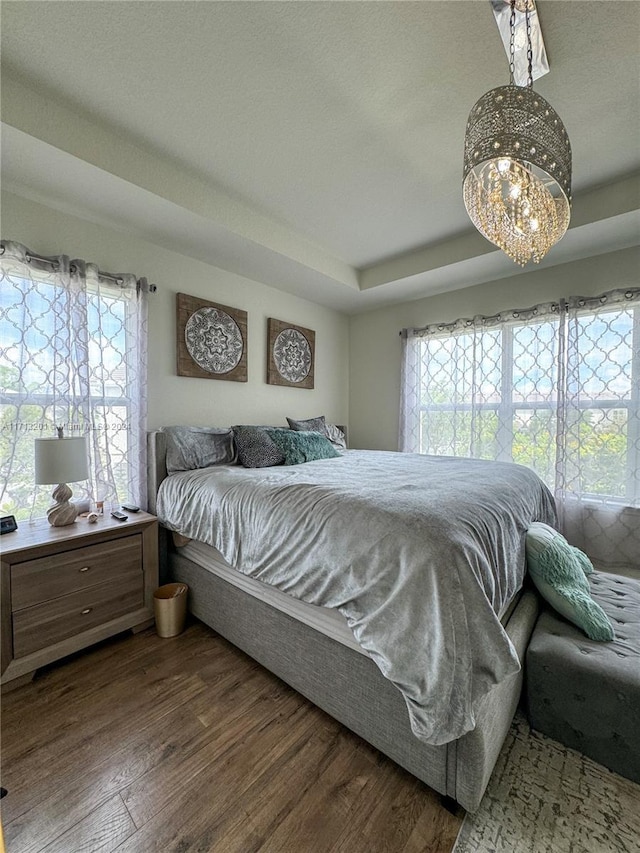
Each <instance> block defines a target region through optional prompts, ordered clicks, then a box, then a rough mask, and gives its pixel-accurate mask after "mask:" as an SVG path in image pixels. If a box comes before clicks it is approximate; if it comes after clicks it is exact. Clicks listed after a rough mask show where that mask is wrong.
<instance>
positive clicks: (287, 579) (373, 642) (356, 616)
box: [149, 432, 553, 811]
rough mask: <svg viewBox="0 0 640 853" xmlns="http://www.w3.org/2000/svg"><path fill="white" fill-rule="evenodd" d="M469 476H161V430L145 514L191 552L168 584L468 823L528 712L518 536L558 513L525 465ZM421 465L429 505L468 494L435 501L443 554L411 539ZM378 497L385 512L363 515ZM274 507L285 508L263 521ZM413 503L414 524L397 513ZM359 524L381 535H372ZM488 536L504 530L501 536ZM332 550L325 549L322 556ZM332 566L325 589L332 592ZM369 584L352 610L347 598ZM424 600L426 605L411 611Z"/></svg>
mask: <svg viewBox="0 0 640 853" xmlns="http://www.w3.org/2000/svg"><path fill="white" fill-rule="evenodd" d="M472 462H473V461H472ZM459 463H460V460H457V461H454V463H453V466H450V467H449V468H448V469H446V468H444V467H442V462H441V460H435V459H434V458H432V459H431V461H429V459H426V458H425V457H418V458H416V459H415V460H411V459H410V455H409V454H389V453H387V454H385V453H376V452H373V451H372V452H367V451H345V452H344V453H342V454H341V455H340V459H338V460H323V461H322V462H318V463H316V462H311V463H307V464H305V465H297V466H280V468H279V469H278V468H273V469H268V470H267V471H263V472H262V473H258V474H256V472H251V471H247V470H246V469H243V468H242V467H241V466H237V465H236V466H231V465H228V466H221V467H220V470H214V469H206V470H204V471H195V472H193V471H192V472H184V473H183V474H182V475H175V474H174V475H172V476H170V477H168V478H167V473H166V435H165V434H164V433H163V432H154V433H151V434H150V435H149V495H150V507H149V509H150V511H152V512H156V514H158V516H159V518H160V521H161V523H162V524H163V525H164V526H165V527H166V528H167V529H169V530H173V531H175V532H177V533H179V534H181V535H182V536H183V537H184V539H182V540H181V541H183V542H187V540H189V541H188V542H187V544H186V545H185V546H184V547H180V548H175V547H171V548H170V549H169V554H168V560H169V570H170V576H171V579H173V580H178V581H183V582H185V583H187V584H188V585H189V587H190V609H191V611H192V612H193V614H194V615H195V616H196V617H197V618H198V619H201V620H202V621H203V622H205V623H206V624H208V625H210V626H211V627H212V628H213V629H214V630H215V631H217V632H218V633H220V634H221V635H222V636H224V637H225V638H226V639H228V640H229V641H230V642H232V643H233V644H235V645H236V646H238V647H239V648H240V649H242V650H243V651H244V652H246V653H247V654H249V655H250V656H251V657H253V658H254V659H255V660H257V661H258V662H259V663H261V664H262V665H264V666H265V667H266V668H267V669H269V670H271V671H272V672H274V673H275V674H276V675H277V676H279V677H280V678H282V679H283V680H284V681H286V682H287V683H288V684H290V685H291V686H292V687H293V688H295V689H296V690H298V691H299V692H300V693H301V694H303V695H304V696H306V697H307V698H308V699H310V700H311V701H312V702H314V703H315V704H316V705H318V706H319V707H320V708H322V709H323V710H324V711H326V712H327V713H329V714H331V715H332V716H333V717H335V718H336V719H337V720H339V721H340V722H341V723H343V724H344V725H345V726H347V727H348V728H349V729H351V730H352V731H354V732H356V733H357V734H358V735H360V736H361V737H363V738H364V739H366V740H367V741H368V742H369V743H371V744H372V745H373V746H375V747H376V748H378V749H379V750H380V751H381V752H383V753H384V754H385V755H387V756H389V757H390V758H391V759H393V760H394V761H395V762H397V763H398V764H399V765H401V766H402V767H404V768H405V769H406V770H408V771H409V772H411V773H412V774H414V775H415V776H416V777H418V778H419V779H421V780H422V781H423V782H425V783H426V784H427V785H429V786H430V787H432V788H434V789H435V790H436V791H438V792H439V793H441V794H442V795H444V796H446V797H450V798H452V799H454V800H456V801H457V802H458V803H459V804H460V805H462V806H463V807H464V808H465V809H467V810H468V811H474V810H475V809H476V808H477V807H478V805H479V803H480V800H481V799H482V795H483V793H484V790H485V788H486V785H487V783H488V781H489V777H490V775H491V772H492V769H493V766H494V764H495V761H496V759H497V756H498V754H499V751H500V748H501V746H502V743H503V740H504V738H505V736H506V733H507V731H508V729H509V726H510V723H511V720H512V718H513V715H514V712H515V709H516V706H517V703H518V700H519V696H520V692H521V686H522V672H521V669H520V665H519V662H520V661H521V660H523V659H524V653H525V650H526V647H527V644H528V640H529V637H530V635H531V632H532V630H533V626H534V624H535V621H536V618H537V612H538V604H537V598H536V596H535V594H534V593H533V592H532V591H531V590H529V589H527V588H523V580H524V531H525V530H526V527H527V526H528V523H530V522H532V521H536V520H538V521H546V522H550V521H553V502H552V499H551V497H550V495H549V494H548V492H547V490H546V489H545V487H544V486H543V485H542V484H541V483H540V481H538V480H537V478H535V476H534V475H532V474H531V472H528V471H527V469H520V466H500V465H499V464H497V463H496V465H497V467H494V468H492V467H491V465H490V464H489V463H486V464H480V465H476V464H475V462H474V465H473V466H472V469H473V470H472V471H471V474H470V475H469V473H468V472H467V473H464V472H465V470H466V469H464V468H463V466H461V465H460V464H459ZM419 464H425V465H426V466H427V467H426V468H425V472H426V473H427V474H428V480H429V489H427V491H429V490H431V492H433V491H434V489H436V487H437V488H441V489H443V490H444V489H445V488H448V485H445V484H446V483H447V484H448V483H452V482H453V481H455V480H456V479H458V480H459V481H460V483H465V484H466V485H465V488H464V489H459V490H458V498H455V499H454V498H453V497H451V496H450V497H449V498H446V499H445V498H444V497H443V498H442V499H440V500H437V501H435V505H436V506H437V508H438V509H437V512H436V515H437V516H439V519H440V520H439V521H438V524H439V525H442V526H443V527H445V528H446V529H447V531H448V532H447V536H449V537H450V539H451V541H450V543H449V544H447V545H446V547H445V546H444V545H443V542H440V541H439V540H438V536H439V534H438V533H437V532H436V528H437V525H436V523H435V521H434V520H433V519H431V520H430V521H429V523H428V524H427V527H426V528H424V529H421V528H419V527H418V521H417V518H418V516H421V514H422V504H421V503H420V501H422V500H423V499H424V495H422V490H421V489H420V487H419V481H418V480H416V482H415V483H410V482H409V480H410V475H411V471H410V469H409V467H406V466H410V467H411V469H414V468H416V466H417V465H419ZM403 465H404V466H405V469H406V470H404V471H403V470H402V466H403ZM474 466H475V467H474ZM285 469H289V470H285ZM294 469H295V470H294ZM515 469H519V470H515ZM398 470H400V473H394V472H397V471H398ZM359 478H362V481H363V482H366V489H365V487H364V486H363V487H362V488H361V486H360V479H359ZM405 478H406V479H405ZM465 478H466V479H465ZM492 478H493V479H495V483H494V484H492V483H491V481H492ZM422 479H423V480H424V479H425V478H424V477H423V478H422ZM438 483H441V485H438ZM354 484H355V485H354ZM489 486H490V487H491V488H489ZM498 486H499V487H498ZM491 490H493V492H495V500H494V499H493V498H490V497H489V496H488V492H489V491H491ZM158 491H160V494H159V495H158ZM463 492H464V493H465V494H466V498H465V495H464V494H463ZM373 493H375V500H376V503H375V505H373V504H370V503H369V497H370V494H373ZM193 494H195V495H196V496H197V497H196V500H195V502H194V504H193V505H194V506H196V507H197V510H194V509H193V506H192V508H191V509H190V511H189V512H187V513H186V514H184V513H183V514H182V515H181V512H183V510H182V508H181V505H182V504H183V503H184V499H185V496H186V495H193ZM272 494H273V495H277V499H276V502H275V503H274V504H273V505H272V506H271V507H269V500H271V498H270V495H272ZM452 495H454V492H452ZM231 496H235V497H236V498H238V499H235V500H231ZM416 497H417V499H418V504H417V510H416V509H415V506H414V504H413V503H412V501H415V499H416ZM347 499H348V501H349V503H346V501H347ZM429 500H431V501H432V497H431V498H429ZM464 500H466V510H464V508H463V507H462V504H464ZM209 501H211V502H212V503H211V504H210V505H209V503H208V502H209ZM309 501H310V503H309ZM404 503H406V504H407V507H408V508H409V507H413V509H410V508H409V509H407V510H405V509H403V508H402V507H399V505H400V504H404ZM432 503H433V501H432ZM457 504H461V507H460V508H459V509H458V511H457V517H456V519H455V522H454V521H453V513H452V509H451V508H452V506H454V505H457ZM378 505H380V507H381V508H380V509H378V508H377V507H378ZM514 505H517V506H516V510H515V511H514V512H512V509H513V506H514ZM238 507H240V508H238ZM294 507H297V508H298V509H297V514H295V512H296V511H295V510H294ZM301 507H302V510H301V509H300V508H301ZM496 507H498V508H499V512H498V510H497V509H496ZM265 508H266V509H265ZM309 508H312V509H313V512H310V511H307V510H308V509H309ZM400 511H402V512H405V511H407V512H408V518H409V521H407V522H405V521H403V518H402V516H401V515H399V514H398V513H399V512H400ZM265 512H266V515H264V514H262V515H261V513H265ZM287 512H289V513H292V512H294V520H293V521H291V523H290V524H289V525H288V531H289V532H288V535H286V536H280V538H277V539H275V540H274V539H273V538H272V535H273V528H275V527H277V526H278V524H282V523H283V522H282V519H283V518H284V519H286V518H287V516H286V513H287ZM416 512H417V515H416ZM314 513H315V514H317V515H319V518H320V521H319V527H318V528H317V529H315V530H314V529H312V528H307V527H306V525H307V521H308V519H309V517H310V516H311V515H313V514H314ZM323 513H324V514H323ZM372 513H373V515H372ZM411 513H413V515H412V514H411ZM465 513H466V514H465ZM508 513H511V515H508ZM214 515H216V518H215V522H212V521H211V519H212V518H213V516H214ZM503 516H504V517H503ZM364 518H366V519H371V521H370V529H368V530H367V531H366V532H364V533H363V532H362V530H360V528H359V525H361V524H362V523H363V519H364ZM345 519H346V520H345ZM276 522H277V523H276ZM387 522H388V523H389V524H390V525H391V527H390V530H392V531H393V530H396V529H399V530H400V531H401V537H400V539H398V540H397V541H395V540H394V538H393V535H392V533H390V532H388V531H386V529H385V528H384V525H385V524H386V523H387ZM250 523H251V525H253V527H252V528H251V529H250V528H249V524H250ZM492 524H493V525H498V526H499V529H500V530H501V531H507V532H506V533H504V534H503V532H501V533H500V534H499V535H496V531H497V530H498V527H495V529H493V532H492V530H491V529H489V528H491V525H492ZM429 525H430V527H429ZM238 531H240V532H238ZM349 531H351V534H350V533H349ZM353 531H358V532H357V534H356V535H353ZM425 531H426V533H428V534H429V536H428V537H427V536H426V535H425ZM350 535H351V538H349V536H350ZM341 536H344V537H346V538H345V540H344V542H343V541H342V540H341V539H340V538H339V537H341ZM323 539H325V540H327V541H328V542H329V546H327V542H324V543H323V541H322V540H323ZM431 539H433V541H434V542H435V543H436V544H437V547H436V545H433V546H432V545H431ZM357 540H359V541H361V542H374V540H375V542H374V547H367V548H364V549H361V552H360V553H359V554H358V555H357V556H353V553H352V551H353V549H354V548H356V547H357V546H356V542H357ZM414 540H415V541H414ZM427 540H429V541H427ZM489 540H490V541H491V542H492V543H493V544H488V545H487V544H486V542H488V541H489ZM479 542H481V544H480V545H479V544H478V543H479ZM323 547H329V551H328V552H327V553H326V554H324V552H323V551H322V548H323ZM343 548H344V551H341V549H343ZM429 548H432V550H433V549H435V550H433V554H432V555H431V556H432V562H433V558H434V555H435V557H437V558H438V559H437V563H438V566H437V567H434V566H432V568H431V569H430V570H429V571H425V570H422V569H420V570H419V571H413V572H412V574H413V575H417V578H418V581H417V582H418V583H419V584H420V586H418V587H417V588H416V587H409V586H407V587H406V588H405V586H406V584H405V580H404V577H405V575H408V574H411V573H410V572H409V571H408V569H407V567H411V566H413V564H415V562H416V560H417V559H418V557H419V555H420V554H421V553H422V552H423V551H424V552H425V554H426V555H427V556H426V557H425V559H427V557H428V555H429ZM349 549H351V551H350V550H349ZM487 551H490V552H491V553H486V552H487ZM321 553H323V554H324V555H323V557H322V559H320V558H319V557H318V555H319V554H321ZM396 553H399V554H401V564H402V565H401V566H400V567H399V568H398V567H396V566H395V562H394V560H395V554H396ZM341 554H343V556H341ZM461 555H462V556H461ZM461 561H462V563H469V568H468V570H467V568H466V566H465V565H462V566H461ZM427 562H428V560H427ZM316 563H317V564H316ZM364 563H366V564H367V565H368V566H369V569H370V571H367V572H363V573H362V576H363V577H364V576H365V575H368V574H371V572H372V573H373V575H374V576H375V578H376V584H377V586H378V587H379V586H380V585H381V586H382V589H383V590H384V591H385V592H384V595H382V596H380V594H379V592H376V585H375V584H372V583H370V579H369V578H367V580H366V583H365V581H361V580H360V574H359V569H358V567H360V568H362V565H363V564H364ZM490 564H495V568H491V570H489V569H488V566H490ZM506 564H509V565H506ZM399 565H400V564H399ZM425 565H426V564H425ZM354 567H355V568H354ZM329 569H331V571H332V572H333V575H331V576H332V577H333V579H334V580H333V581H332V582H328V581H326V577H327V576H328V571H329ZM341 569H342V571H341ZM314 573H315V574H314ZM343 576H344V577H343ZM310 578H311V579H312V580H311V581H310V580H309V579H310ZM438 579H439V580H438ZM359 583H361V584H362V589H361V590H360V591H359V595H358V596H351V597H350V596H347V595H346V594H345V588H346V589H352V588H356V587H358V584H359ZM412 583H413V581H412ZM475 588H478V590H480V592H479V593H476V592H474V591H473V590H474V589H475ZM416 590H417V591H416ZM372 596H373V598H372ZM427 596H431V598H427ZM299 599H303V600H302V601H300V600H299ZM353 599H356V600H355V601H354V600H353ZM422 600H429V601H430V606H429V608H424V607H422V606H420V607H417V608H416V607H415V605H414V603H415V602H420V601H422ZM362 602H365V603H366V607H365V606H364V604H363V603H362ZM407 607H408V608H409V609H410V610H411V609H412V608H413V609H416V610H418V611H420V613H421V614H422V616H421V617H420V618H422V619H423V621H422V623H418V626H417V627H416V626H415V625H414V623H413V622H411V623H407V624H405V621H406V620H405V617H404V615H403V614H404V610H405V609H406V608H407ZM367 608H368V609H367ZM425 613H426V614H427V616H428V617H429V618H428V619H427V620H426V621H425V619H424V616H425ZM434 614H435V615H434ZM436 616H437V618H436ZM411 618H412V619H413V618H414V616H413V615H412V617H411ZM431 623H434V625H436V623H438V624H437V625H436V627H434V625H432V624H431ZM440 623H442V624H440ZM443 625H444V633H442V630H443ZM436 628H437V631H438V632H439V633H435V634H432V631H434V630H436ZM424 637H427V638H428V639H429V642H423V638H424ZM409 643H411V644H412V645H411V646H410V647H408V645H409ZM407 647H408V648H407ZM421 656H423V657H421ZM414 660H415V661H418V663H419V667H418V673H417V675H416V674H415V672H412V670H411V666H412V661H414ZM383 672H384V673H385V674H384V675H383ZM425 672H427V673H428V676H429V677H428V678H425V677H424V673H425ZM434 703H435V704H434Z"/></svg>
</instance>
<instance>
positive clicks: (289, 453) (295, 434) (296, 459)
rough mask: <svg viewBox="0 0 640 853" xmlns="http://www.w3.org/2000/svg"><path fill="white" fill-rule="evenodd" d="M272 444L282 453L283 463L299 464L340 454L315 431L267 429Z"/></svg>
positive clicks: (327, 440)
mask: <svg viewBox="0 0 640 853" xmlns="http://www.w3.org/2000/svg"><path fill="white" fill-rule="evenodd" d="M267 433H268V434H269V436H270V438H271V439H272V440H273V442H274V444H276V445H277V446H278V448H279V449H280V450H281V451H282V453H283V454H284V464H285V465H300V464H301V463H302V462H315V461H316V460H317V459H333V458H334V457H336V456H340V454H339V453H338V451H337V450H336V449H335V448H334V447H333V445H332V444H331V442H330V441H329V439H328V438H327V437H326V436H324V435H320V434H319V433H317V432H300V431H296V430H292V429H268V430H267Z"/></svg>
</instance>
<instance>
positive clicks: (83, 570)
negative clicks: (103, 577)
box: [80, 566, 91, 572]
mask: <svg viewBox="0 0 640 853" xmlns="http://www.w3.org/2000/svg"><path fill="white" fill-rule="evenodd" d="M90 568H91V566H83V567H82V568H81V569H80V571H81V572H88V571H89V569H90Z"/></svg>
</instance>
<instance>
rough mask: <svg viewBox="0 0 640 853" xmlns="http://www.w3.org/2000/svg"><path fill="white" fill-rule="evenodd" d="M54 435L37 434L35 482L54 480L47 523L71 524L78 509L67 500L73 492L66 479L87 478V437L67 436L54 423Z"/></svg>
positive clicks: (74, 480) (44, 482)
mask: <svg viewBox="0 0 640 853" xmlns="http://www.w3.org/2000/svg"><path fill="white" fill-rule="evenodd" d="M57 430H58V437H57V438H36V440H35V446H36V449H35V453H36V456H35V461H36V483H42V484H46V483H57V484H58V485H57V486H56V488H55V489H54V490H53V495H52V497H53V499H54V501H55V503H54V505H53V506H51V507H49V509H48V510H47V518H48V519H49V524H52V525H53V526H54V527H64V526H65V525H67V524H73V522H74V521H75V520H76V516H77V514H78V510H77V509H76V507H75V506H74V505H73V504H71V503H69V499H70V498H71V495H72V494H73V493H72V491H71V489H70V488H69V486H67V482H71V483H75V482H77V481H78V480H86V479H87V478H88V476H89V469H88V465H87V440H86V438H85V437H84V436H79V437H75V436H74V437H73V438H66V437H65V436H63V434H62V427H57Z"/></svg>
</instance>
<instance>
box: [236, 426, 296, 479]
mask: <svg viewBox="0 0 640 853" xmlns="http://www.w3.org/2000/svg"><path fill="white" fill-rule="evenodd" d="M232 429H233V437H234V439H235V444H236V449H237V451H238V459H239V460H240V463H241V464H242V465H244V467H245V468H271V467H272V466H273V465H282V463H283V462H284V454H283V453H282V452H281V451H280V450H279V449H278V447H276V445H275V443H274V442H273V441H272V440H271V438H270V437H269V435H268V433H267V432H266V429H265V427H260V426H248V425H240V426H234V427H232Z"/></svg>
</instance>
